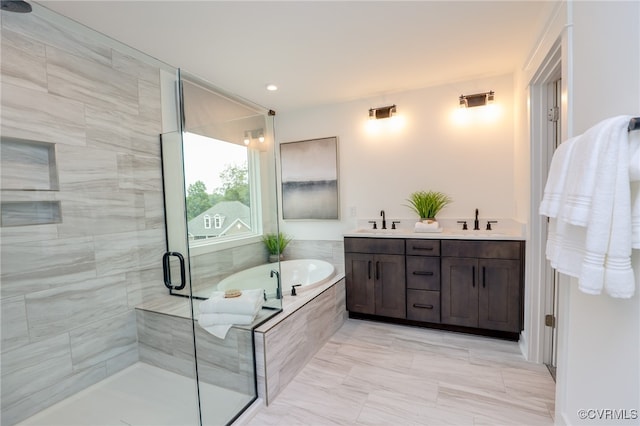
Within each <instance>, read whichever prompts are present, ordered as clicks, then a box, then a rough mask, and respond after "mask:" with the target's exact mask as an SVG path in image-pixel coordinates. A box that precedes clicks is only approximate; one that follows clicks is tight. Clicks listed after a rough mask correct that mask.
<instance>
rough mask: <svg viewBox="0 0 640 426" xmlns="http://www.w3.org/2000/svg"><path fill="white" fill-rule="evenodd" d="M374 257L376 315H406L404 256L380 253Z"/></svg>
mask: <svg viewBox="0 0 640 426" xmlns="http://www.w3.org/2000/svg"><path fill="white" fill-rule="evenodd" d="M373 259H374V274H375V301H376V302H375V304H376V310H375V313H376V315H382V316H385V317H392V318H405V316H406V305H407V302H406V288H405V265H404V256H403V255H395V254H378V255H375V256H374V257H373Z"/></svg>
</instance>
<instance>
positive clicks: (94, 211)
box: [0, 13, 165, 425]
mask: <svg viewBox="0 0 640 426" xmlns="http://www.w3.org/2000/svg"><path fill="white" fill-rule="evenodd" d="M1 31H2V34H1V39H2V41H1V42H2V46H1V48H2V49H1V53H2V57H1V60H0V64H1V73H2V88H1V89H2V91H1V92H0V93H1V95H2V99H1V101H2V111H1V117H0V118H1V122H2V127H1V132H2V136H6V137H13V138H19V139H26V140H33V141H40V142H47V143H51V144H54V146H55V156H56V163H57V164H56V166H57V174H58V178H59V188H54V189H56V190H54V191H20V190H17V191H16V190H15V188H14V187H15V183H16V182H15V179H14V180H13V181H12V182H13V184H12V186H11V189H14V190H11V191H9V190H3V191H2V193H1V196H2V200H3V201H34V200H35V201H59V202H60V203H61V212H62V223H59V224H44V225H34V226H15V227H6V228H1V229H0V237H1V238H2V240H1V246H0V250H1V252H2V254H1V262H2V271H1V276H0V279H1V280H2V287H1V290H0V296H1V301H2V311H1V315H2V321H1V322H2V342H1V344H2V355H1V363H2V392H1V393H2V417H1V423H2V424H3V425H12V424H15V423H16V422H19V421H20V420H22V419H24V418H26V417H28V416H30V415H32V414H34V413H36V412H38V411H40V410H42V409H44V408H46V407H47V406H50V405H52V404H54V403H56V402H58V401H60V400H62V399H64V398H66V397H68V396H69V395H71V394H73V393H75V392H77V391H79V390H82V389H83V388H85V387H87V386H89V385H91V384H93V383H95V382H97V381H100V380H102V379H104V378H105V377H107V376H109V375H111V374H113V373H115V372H117V371H119V370H121V369H122V368H124V367H126V366H128V365H130V364H132V363H134V362H136V361H137V360H138V357H139V355H138V340H137V333H136V320H135V312H134V309H133V307H134V306H136V305H138V304H139V303H141V302H143V301H149V300H150V299H152V298H154V297H155V296H157V295H160V294H164V286H163V285H162V271H161V268H160V263H161V260H160V259H161V256H162V253H163V251H164V246H165V236H164V208H163V198H162V180H161V169H160V145H159V138H158V135H159V133H160V132H161V118H162V117H161V110H160V86H159V85H160V77H159V76H160V71H159V68H158V67H157V66H153V65H150V64H148V63H147V62H146V61H141V60H139V59H136V58H133V57H130V56H128V55H126V54H124V53H122V52H120V51H118V50H117V48H114V47H113V46H116V45H115V44H114V45H113V46H108V45H106V44H105V42H103V40H104V38H103V37H101V38H98V37H94V36H93V35H92V34H91V33H90V32H89V30H87V29H80V27H76V26H73V25H72V24H70V23H67V22H65V21H63V20H61V19H49V18H46V19H45V18H42V17H39V16H38V14H37V13H31V14H25V15H20V14H9V13H3V14H2V28H1ZM18 172H19V171H18ZM28 174H29V173H27V171H23V172H22V173H19V175H20V176H26V175H28ZM25 185H26V184H25Z"/></svg>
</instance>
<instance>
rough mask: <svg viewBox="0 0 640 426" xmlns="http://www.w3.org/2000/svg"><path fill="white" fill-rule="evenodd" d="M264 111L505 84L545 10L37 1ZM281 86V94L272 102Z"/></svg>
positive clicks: (483, 4)
mask: <svg viewBox="0 0 640 426" xmlns="http://www.w3.org/2000/svg"><path fill="white" fill-rule="evenodd" d="M38 3H40V4H41V5H43V6H45V7H47V8H49V9H51V10H53V11H56V12H58V13H60V14H62V15H66V16H67V17H70V18H72V19H74V20H76V21H78V22H80V23H82V24H85V25H87V26H89V27H91V28H93V29H96V30H98V31H100V32H102V33H104V34H106V35H108V36H110V37H112V38H114V39H116V40H118V41H120V42H123V43H125V44H127V45H129V46H131V47H133V48H136V49H138V50H140V51H142V52H145V53H147V54H149V55H151V56H153V57H155V58H157V59H159V60H161V61H163V62H166V63H168V64H170V65H172V66H175V67H180V68H182V69H183V70H185V71H188V72H189V73H191V74H194V75H196V76H198V77H200V78H202V79H204V80H206V81H209V82H210V83H212V84H213V85H215V86H217V87H219V88H222V89H224V90H225V91H227V92H230V93H234V94H236V95H238V96H241V97H243V98H245V99H248V100H250V101H252V102H255V103H257V104H259V105H262V106H265V107H267V108H271V109H274V110H276V111H286V110H293V109H298V108H306V107H312V106H317V105H323V104H332V103H339V102H344V101H349V100H354V99H363V98H370V97H376V96H384V95H386V94H390V93H393V92H398V91H404V90H413V89H419V88H424V87H429V86H435V85H441V84H449V83H455V82H459V81H465V80H473V79H477V78H483V77H489V76H494V75H502V74H507V73H511V72H514V71H515V70H516V69H519V68H521V67H522V66H523V64H524V61H525V60H526V57H527V56H528V54H529V53H530V49H531V46H532V45H533V42H534V41H535V40H536V38H537V36H538V33H539V31H540V29H541V28H542V23H543V21H542V18H543V17H544V16H545V14H546V13H547V9H548V8H549V5H550V4H551V3H550V2H548V1H524V0H522V1H480V0H477V1H450V0H449V1H409V2H404V1H351V2H346V1H313V2H312V1H284V2H274V1H256V2H248V1H226V2H223V1H77V0H76V1H39V2H38ZM268 83H274V84H276V85H278V87H279V90H278V91H276V92H268V91H267V90H266V85H267V84H268Z"/></svg>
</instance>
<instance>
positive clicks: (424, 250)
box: [406, 239, 440, 256]
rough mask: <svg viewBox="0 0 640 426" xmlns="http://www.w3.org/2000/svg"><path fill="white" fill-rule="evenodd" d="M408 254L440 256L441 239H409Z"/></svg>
mask: <svg viewBox="0 0 640 426" xmlns="http://www.w3.org/2000/svg"><path fill="white" fill-rule="evenodd" d="M406 244H407V254H412V255H415V256H440V240H422V239H420V240H419V239H413V240H411V239H410V240H407V242H406Z"/></svg>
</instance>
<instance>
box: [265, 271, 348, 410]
mask: <svg viewBox="0 0 640 426" xmlns="http://www.w3.org/2000/svg"><path fill="white" fill-rule="evenodd" d="M345 296H346V294H345V287H344V278H343V279H341V280H340V281H338V282H337V283H336V284H335V285H332V286H331V287H329V288H328V289H327V290H325V291H324V292H322V293H320V294H319V295H318V296H316V297H315V298H313V299H312V300H311V301H309V302H308V303H307V304H305V305H303V306H302V307H301V308H300V309H298V310H297V311H295V312H293V313H292V314H290V315H289V316H287V318H285V319H284V320H282V321H280V322H279V323H277V325H275V326H274V327H273V328H271V329H269V330H267V331H266V332H256V333H255V350H256V374H257V381H258V395H259V396H260V397H261V398H263V399H264V400H265V401H266V403H267V404H270V403H271V402H273V400H274V398H275V397H276V396H277V395H278V394H279V393H280V391H281V390H282V389H284V387H285V386H286V385H287V384H288V383H289V382H291V380H293V378H294V377H295V375H296V374H298V372H299V371H300V370H301V369H302V367H304V366H305V365H306V363H307V362H308V361H309V360H310V359H311V358H313V356H314V355H315V353H316V352H317V351H318V350H319V349H320V348H321V347H322V346H323V345H324V344H325V343H326V342H327V341H328V340H329V338H330V337H331V336H332V335H333V334H334V333H335V332H336V331H337V330H338V329H339V328H340V327H341V326H342V324H343V323H344V321H345V320H346V318H347V311H346V305H345Z"/></svg>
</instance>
